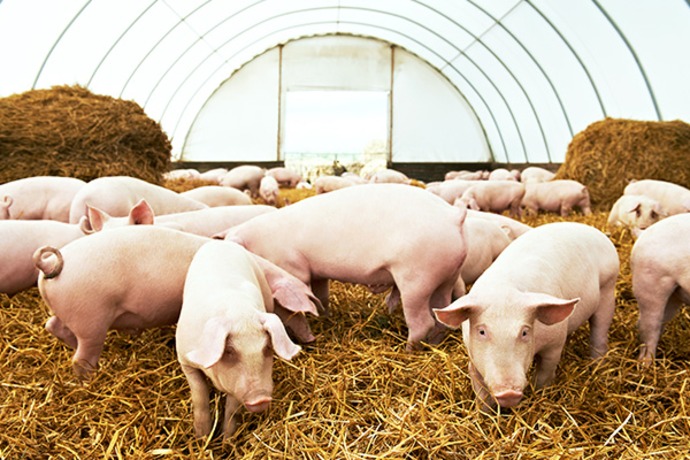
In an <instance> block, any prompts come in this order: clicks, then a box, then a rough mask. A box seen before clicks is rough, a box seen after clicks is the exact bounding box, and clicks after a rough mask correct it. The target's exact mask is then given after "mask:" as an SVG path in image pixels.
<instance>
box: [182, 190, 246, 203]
mask: <svg viewBox="0 0 690 460" xmlns="http://www.w3.org/2000/svg"><path fill="white" fill-rule="evenodd" d="M180 195H182V196H184V197H187V198H191V199H192V200H196V201H198V202H200V203H204V204H205V205H206V206H208V207H211V208H212V207H216V206H238V205H247V204H252V199H251V198H249V196H247V194H246V193H244V192H241V191H239V190H237V189H236V188H232V187H221V186H220V185H203V186H201V187H197V188H193V189H191V190H187V191H186V192H181V193H180Z"/></svg>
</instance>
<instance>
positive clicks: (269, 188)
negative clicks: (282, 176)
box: [259, 176, 279, 206]
mask: <svg viewBox="0 0 690 460" xmlns="http://www.w3.org/2000/svg"><path fill="white" fill-rule="evenodd" d="M278 190H279V187H278V181H277V180H276V178H275V177H273V176H264V177H262V178H261V182H260V183H259V196H260V197H261V198H262V199H263V200H264V201H265V202H266V204H269V205H271V206H274V205H275V204H276V203H277V202H278Z"/></svg>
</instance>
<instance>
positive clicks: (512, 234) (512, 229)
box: [454, 201, 532, 241]
mask: <svg viewBox="0 0 690 460" xmlns="http://www.w3.org/2000/svg"><path fill="white" fill-rule="evenodd" d="M454 205H455V206H461V207H464V205H463V204H462V203H461V202H460V201H458V202H457V203H455V204H454ZM467 217H468V218H469V217H472V218H476V219H484V220H490V221H493V222H495V223H496V224H498V226H499V227H501V229H503V232H504V233H505V234H506V235H508V237H509V238H510V239H511V241H512V240H514V239H515V238H517V237H518V236H520V235H522V234H523V233H525V232H526V231H528V230H531V229H532V227H530V226H529V225H527V224H523V223H522V222H520V221H519V220H515V219H512V218H510V217H508V216H504V215H502V214H495V213H493V212H484V211H475V210H473V209H468V210H467Z"/></svg>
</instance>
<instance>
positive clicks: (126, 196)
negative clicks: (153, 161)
mask: <svg viewBox="0 0 690 460" xmlns="http://www.w3.org/2000/svg"><path fill="white" fill-rule="evenodd" d="M142 198H144V199H146V201H147V202H148V203H149V205H150V206H151V207H152V208H153V210H154V211H155V212H156V214H157V215H161V214H172V213H175V212H182V211H193V210H196V209H204V208H207V207H208V206H206V205H205V204H203V203H200V202H199V201H196V200H192V199H191V198H187V197H185V196H182V195H180V194H179V193H176V192H173V191H172V190H169V189H167V188H165V187H161V186H159V185H155V184H151V183H149V182H146V181H144V180H141V179H137V178H135V177H128V176H108V177H99V178H98V179H94V180H92V181H91V182H88V183H87V184H86V185H84V186H83V187H82V188H81V189H80V190H79V192H77V194H76V195H75V196H74V200H73V201H72V205H71V207H70V216H69V222H70V223H78V222H79V220H80V219H81V218H82V216H85V215H86V212H87V205H91V206H95V207H97V208H99V209H101V210H103V211H105V212H107V213H108V214H110V215H111V216H116V217H120V216H126V215H127V214H128V213H129V210H130V209H131V208H132V206H134V205H135V204H136V203H137V202H138V201H139V200H141V199H142Z"/></svg>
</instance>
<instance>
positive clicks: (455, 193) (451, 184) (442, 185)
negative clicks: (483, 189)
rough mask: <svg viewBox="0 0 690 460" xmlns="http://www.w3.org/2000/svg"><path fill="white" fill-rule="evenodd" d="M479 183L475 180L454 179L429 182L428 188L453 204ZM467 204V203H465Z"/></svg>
mask: <svg viewBox="0 0 690 460" xmlns="http://www.w3.org/2000/svg"><path fill="white" fill-rule="evenodd" d="M473 185H477V181H475V180H464V179H452V180H447V181H443V182H438V183H434V184H427V187H426V189H427V190H428V191H429V192H431V193H433V194H434V195H438V196H440V197H441V198H443V199H444V200H445V201H446V202H447V203H450V204H453V203H455V200H457V199H458V198H460V197H461V196H462V194H463V193H465V191H467V189H469V188H470V187H472V186H473ZM463 206H465V205H463Z"/></svg>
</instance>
